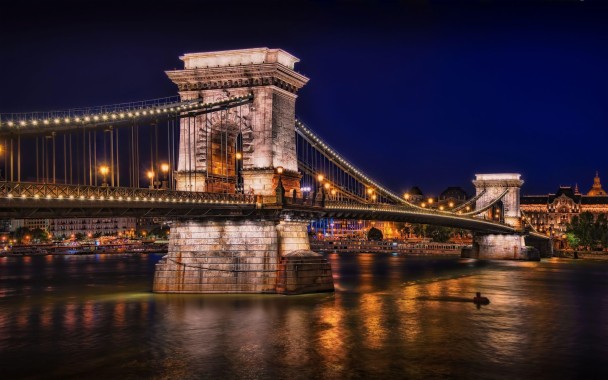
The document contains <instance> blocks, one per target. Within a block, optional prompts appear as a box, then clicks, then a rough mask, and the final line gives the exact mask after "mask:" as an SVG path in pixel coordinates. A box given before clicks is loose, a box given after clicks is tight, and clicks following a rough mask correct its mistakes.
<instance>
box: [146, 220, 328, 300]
mask: <svg viewBox="0 0 608 380" xmlns="http://www.w3.org/2000/svg"><path fill="white" fill-rule="evenodd" d="M306 224H307V223H306V222H302V221H286V220H282V221H279V222H276V221H270V220H269V221H264V220H257V221H253V220H236V221H231V220H225V221H188V222H177V223H175V224H174V225H173V226H172V227H171V237H170V241H169V252H168V254H167V256H165V257H164V258H163V259H162V260H161V261H160V262H159V263H158V264H156V272H155V275H154V288H153V290H154V292H157V293H281V294H301V293H310V292H328V291H333V290H334V286H333V279H332V273H331V267H330V265H329V263H328V262H327V260H326V259H325V258H323V257H322V256H321V255H320V254H318V253H315V252H312V251H310V244H309V242H308V234H307V231H306Z"/></svg>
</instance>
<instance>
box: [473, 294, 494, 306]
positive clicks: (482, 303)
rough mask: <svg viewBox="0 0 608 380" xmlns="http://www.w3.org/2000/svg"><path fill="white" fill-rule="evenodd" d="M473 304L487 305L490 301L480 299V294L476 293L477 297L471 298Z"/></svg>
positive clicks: (484, 298)
mask: <svg viewBox="0 0 608 380" xmlns="http://www.w3.org/2000/svg"><path fill="white" fill-rule="evenodd" d="M473 303H475V304H477V305H488V304H489V303H490V300H489V299H488V297H482V296H481V293H480V292H477V295H476V296H475V297H473Z"/></svg>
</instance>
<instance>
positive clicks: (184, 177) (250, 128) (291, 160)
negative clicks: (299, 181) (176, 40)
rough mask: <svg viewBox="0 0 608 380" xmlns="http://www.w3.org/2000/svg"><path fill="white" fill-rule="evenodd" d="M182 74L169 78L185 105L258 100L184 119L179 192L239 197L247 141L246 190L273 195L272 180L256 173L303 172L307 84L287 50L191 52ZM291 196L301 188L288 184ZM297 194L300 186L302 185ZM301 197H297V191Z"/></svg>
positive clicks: (170, 74)
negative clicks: (302, 100) (302, 102)
mask: <svg viewBox="0 0 608 380" xmlns="http://www.w3.org/2000/svg"><path fill="white" fill-rule="evenodd" d="M180 58H181V59H182V60H183V61H184V69H183V70H174V71H168V72H167V75H168V76H169V78H170V79H171V80H172V81H173V82H174V83H175V84H177V86H178V89H179V94H180V96H181V98H182V99H183V100H192V99H202V100H203V101H204V102H206V103H208V102H215V101H221V100H223V99H227V98H231V97H241V96H246V95H248V94H250V93H253V103H252V104H247V105H244V106H241V107H236V108H231V109H227V110H225V111H222V112H214V113H212V114H201V115H198V116H195V117H191V118H182V119H181V124H180V144H179V161H178V167H177V173H176V176H175V178H176V186H177V189H178V190H191V191H212V192H234V191H235V186H234V185H233V184H231V183H234V180H231V179H233V178H234V177H236V174H237V173H236V172H235V170H234V165H231V163H233V162H235V155H236V151H235V149H234V146H235V142H236V139H237V136H239V135H240V136H242V145H243V151H242V160H243V161H242V162H243V167H242V173H243V178H244V188H245V190H246V191H247V190H250V189H251V190H253V191H254V192H255V193H256V194H261V195H272V194H273V192H274V187H272V182H273V179H274V178H275V176H276V173H272V175H263V176H259V175H257V173H256V172H258V171H263V170H268V169H270V170H271V171H273V170H274V169H276V168H278V167H282V168H283V169H284V170H285V171H286V172H291V173H297V170H298V167H297V157H296V150H295V133H294V123H295V101H296V98H297V95H296V92H297V90H299V89H300V88H301V87H302V86H304V85H305V84H306V82H308V78H306V77H305V76H303V75H301V74H299V73H297V72H295V71H294V70H293V69H294V65H295V63H296V62H298V61H299V60H298V59H297V58H296V57H294V56H292V55H291V54H289V53H287V52H285V51H283V50H281V49H268V48H256V49H244V50H229V51H222V52H211V53H191V54H185V55H184V56H182V57H180ZM284 186H285V189H286V191H291V190H292V189H294V188H296V187H293V186H294V184H292V183H285V184H284ZM298 187H299V186H298ZM296 190H298V191H299V188H297V189H296Z"/></svg>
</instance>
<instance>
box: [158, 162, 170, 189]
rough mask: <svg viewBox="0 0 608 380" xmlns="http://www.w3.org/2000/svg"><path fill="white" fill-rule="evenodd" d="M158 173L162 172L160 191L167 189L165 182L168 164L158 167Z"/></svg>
mask: <svg viewBox="0 0 608 380" xmlns="http://www.w3.org/2000/svg"><path fill="white" fill-rule="evenodd" d="M160 171H161V172H163V181H162V182H161V185H160V187H161V189H168V188H169V187H168V186H167V184H168V183H169V182H168V181H167V173H169V164H167V163H163V164H161V165H160Z"/></svg>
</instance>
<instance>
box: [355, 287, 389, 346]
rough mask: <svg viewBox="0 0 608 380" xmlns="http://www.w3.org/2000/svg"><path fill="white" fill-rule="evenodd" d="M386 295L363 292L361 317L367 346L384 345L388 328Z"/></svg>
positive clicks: (360, 308) (360, 309)
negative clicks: (386, 323)
mask: <svg viewBox="0 0 608 380" xmlns="http://www.w3.org/2000/svg"><path fill="white" fill-rule="evenodd" d="M385 299H386V297H384V296H382V295H379V294H377V293H368V294H361V298H360V301H359V310H358V314H359V318H360V320H361V324H362V326H363V329H364V332H363V340H364V342H365V345H366V347H367V348H370V349H377V348H380V347H382V345H383V344H384V340H385V338H386V335H387V334H388V332H389V331H388V329H387V327H386V325H385V322H386V321H385V318H386V316H387V310H386V305H384V304H383V303H384V300H385Z"/></svg>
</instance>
